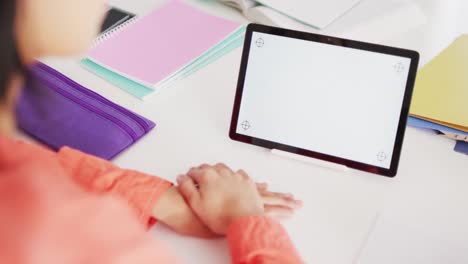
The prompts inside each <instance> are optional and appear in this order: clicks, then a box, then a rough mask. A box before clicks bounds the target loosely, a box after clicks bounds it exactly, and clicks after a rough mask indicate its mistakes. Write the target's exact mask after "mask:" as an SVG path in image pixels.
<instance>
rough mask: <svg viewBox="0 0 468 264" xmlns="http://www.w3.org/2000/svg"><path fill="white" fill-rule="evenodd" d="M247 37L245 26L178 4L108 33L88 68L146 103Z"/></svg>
mask: <svg viewBox="0 0 468 264" xmlns="http://www.w3.org/2000/svg"><path fill="white" fill-rule="evenodd" d="M244 31H245V29H244V27H242V26H241V25H240V24H239V23H236V22H232V21H229V20H226V19H223V18H220V17H216V16H213V15H210V14H208V13H205V12H203V11H201V10H199V9H197V8H195V7H192V6H190V5H188V4H185V3H183V2H182V1H179V0H172V1H169V2H168V3H167V4H165V5H164V6H163V7H161V8H159V9H157V10H156V11H154V12H152V13H150V14H148V15H146V16H144V17H141V18H138V19H132V20H130V21H128V22H127V23H124V24H123V25H121V26H119V27H116V28H115V29H113V30H111V31H108V32H107V33H105V34H104V35H103V36H101V37H100V38H99V39H98V41H97V45H96V46H95V47H94V48H93V49H91V50H90V51H89V52H88V54H87V58H86V59H84V60H83V61H82V65H84V66H85V67H86V68H87V69H90V70H91V71H92V72H94V73H96V74H98V75H99V76H101V77H103V78H105V79H107V80H109V81H111V82H112V83H114V84H117V83H118V84H119V85H118V86H119V87H122V86H123V83H125V85H126V88H127V89H126V90H127V91H129V92H130V91H133V90H135V89H137V90H138V91H139V93H138V94H135V93H132V94H134V95H136V96H137V97H139V98H144V97H146V96H147V95H149V94H151V93H153V92H154V91H155V90H158V89H159V88H161V87H163V86H166V85H168V83H169V82H172V81H174V80H176V79H178V78H179V77H180V76H185V75H186V74H188V73H190V72H194V71H196V70H197V68H199V67H200V66H202V65H204V64H206V63H207V62H209V61H211V60H212V59H215V58H216V57H219V55H220V54H222V53H223V52H224V51H225V50H229V49H232V47H233V45H234V44H237V45H240V44H239V43H240V42H239V39H242V38H243V32H244ZM234 46H235V45H234ZM110 79H112V80H110ZM128 87H131V88H128ZM124 89H125V88H124Z"/></svg>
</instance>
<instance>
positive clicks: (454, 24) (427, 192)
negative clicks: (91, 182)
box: [48, 0, 468, 264]
mask: <svg viewBox="0 0 468 264" xmlns="http://www.w3.org/2000/svg"><path fill="white" fill-rule="evenodd" d="M408 1H411V0H408ZM413 1H414V2H415V3H416V4H417V5H418V6H420V7H421V9H422V10H423V12H424V13H425V15H426V16H427V17H428V21H427V22H426V23H425V24H424V25H422V26H419V27H417V28H415V29H412V30H410V31H407V32H406V33H402V34H400V35H398V36H397V37H395V38H392V39H390V40H387V41H385V44H388V45H395V46H399V47H404V48H410V49H415V50H418V51H419V52H420V53H421V55H422V63H423V64H424V63H426V62H427V61H429V60H430V59H431V58H433V57H434V56H435V55H436V54H437V53H438V52H440V51H441V50H442V49H443V48H444V47H445V46H447V45H448V44H449V43H450V42H451V41H452V40H453V39H454V38H455V37H456V36H457V34H459V33H460V32H462V31H465V30H466V29H468V21H467V20H463V17H460V19H459V17H458V16H457V15H456V14H458V13H459V12H460V10H461V9H460V8H461V5H462V4H464V3H463V0H451V1H444V0H413ZM111 2H113V3H114V4H115V5H117V6H120V7H122V8H125V9H127V10H130V11H134V12H136V13H137V14H142V13H145V12H147V11H148V10H151V9H153V8H154V7H156V6H158V5H159V4H160V3H161V2H162V1H161V0H140V1H124V0H114V1H111ZM190 2H192V3H194V4H196V5H199V6H200V7H202V8H204V9H206V10H208V11H210V12H214V13H217V14H219V15H223V16H225V17H228V18H231V19H234V20H237V21H241V22H244V21H245V20H244V18H243V17H242V16H241V15H240V14H238V13H237V12H236V11H234V10H233V9H230V8H226V7H224V6H222V5H220V4H218V3H216V2H215V1H213V0H210V1H208V0H204V1H201V0H191V1H190ZM448 2H450V3H451V4H449V3H448ZM465 10H468V9H465ZM369 38H370V39H372V34H370V35H369ZM240 55H241V49H237V50H235V51H233V52H231V53H229V54H228V55H226V56H225V57H223V58H222V59H220V60H218V61H216V62H214V63H213V64H211V65H209V66H207V67H206V68H204V69H203V70H201V71H199V72H198V73H196V74H195V75H193V76H191V77H189V78H187V79H185V80H182V81H179V82H177V83H176V84H175V85H173V86H172V87H170V88H168V89H166V90H164V91H162V92H161V93H159V94H158V95H156V96H154V97H151V98H150V99H149V100H147V101H145V102H142V101H139V100H137V99H135V98H133V97H131V96H130V95H128V94H126V93H125V92H123V91H122V90H120V89H118V88H116V87H113V86H112V85H110V84H108V83H107V82H105V81H103V80H101V79H99V78H98V77H96V76H94V75H92V74H91V73H89V72H87V71H85V70H83V69H82V68H81V67H80V66H79V65H78V64H77V62H76V61H77V60H54V59H50V60H48V63H49V64H50V65H52V66H54V67H55V68H57V69H59V70H60V71H62V72H63V73H65V74H66V75H68V76H69V77H71V78H73V79H74V80H76V81H78V82H80V83H81V84H83V85H84V86H86V87H89V88H90V89H93V90H95V91H96V92H98V93H100V94H102V95H104V96H105V97H107V98H109V99H110V100H112V101H114V102H116V103H119V104H121V105H122V106H124V107H127V108H129V109H131V110H133V111H136V112H138V113H140V114H142V115H144V116H146V117H148V118H150V119H151V120H155V121H156V122H157V124H158V127H157V128H156V129H155V130H154V131H153V132H151V133H150V134H149V135H148V136H146V137H144V138H143V139H142V140H141V141H140V142H138V143H137V144H136V145H135V146H133V147H132V148H130V149H129V150H128V151H126V152H125V153H123V154H122V155H120V156H119V157H118V158H117V159H116V160H115V162H116V163H117V164H118V165H121V166H123V167H127V168H132V169H137V170H141V171H144V172H147V173H151V174H155V175H158V176H160V177H163V178H166V179H169V180H172V181H173V180H175V177H176V176H177V175H178V174H180V173H182V172H185V171H187V170H188V169H189V168H190V167H191V166H193V165H198V164H201V163H215V162H219V161H222V162H225V163H226V164H228V165H230V166H232V167H234V168H243V169H245V170H246V171H248V172H249V173H250V174H251V175H252V176H253V177H254V178H255V179H256V180H259V181H266V182H269V183H270V184H271V185H272V187H273V188H276V189H279V190H281V191H288V192H293V193H294V194H296V195H297V197H300V198H301V199H303V200H304V202H305V207H304V208H303V209H302V210H301V211H300V212H298V213H297V215H296V216H295V217H294V218H293V219H291V220H287V221H285V222H284V224H285V226H286V227H287V229H288V231H289V232H290V234H291V237H292V239H293V240H294V242H295V243H296V245H297V247H298V249H299V250H300V252H301V254H302V255H303V257H304V259H305V260H306V261H307V263H321V264H325V263H333V264H336V263H354V262H356V260H357V258H358V256H359V253H360V251H361V250H362V248H363V247H364V245H365V244H366V241H367V238H368V236H369V234H370V233H372V231H373V227H374V225H375V222H376V221H377V219H378V217H377V216H378V215H379V214H380V213H381V211H382V210H383V209H384V208H386V207H387V206H394V207H396V208H397V210H396V211H397V214H399V215H400V216H401V218H404V219H406V221H407V222H408V223H416V224H417V223H418V221H421V218H420V216H422V215H426V216H428V215H427V213H429V217H432V216H433V215H435V216H437V212H436V211H434V210H437V208H439V207H444V208H445V211H444V214H445V215H446V216H447V217H445V218H440V217H439V218H438V221H435V222H433V223H432V224H433V225H432V226H428V227H427V228H434V227H435V228H437V229H439V230H440V232H442V233H443V232H446V233H447V234H451V232H455V231H456V232H459V233H461V234H468V224H466V223H468V192H466V193H463V192H462V190H461V188H460V186H467V185H468V158H467V157H466V156H463V155H460V154H457V153H455V152H454V151H453V145H454V142H453V141H451V140H448V139H445V138H443V137H437V136H434V135H432V134H430V133H428V132H424V131H420V130H417V129H414V128H408V130H407V134H406V138H405V142H404V146H403V153H402V157H401V163H400V164H401V165H400V169H399V174H398V176H397V177H396V178H394V179H388V178H384V177H379V176H375V175H370V174H366V173H361V172H356V171H352V172H349V173H347V174H346V173H342V172H335V171H332V170H327V169H324V168H320V167H315V166H313V165H308V164H304V163H300V162H297V161H293V160H287V159H284V158H280V157H276V156H273V155H271V154H270V152H268V151H267V150H265V149H262V148H258V147H254V146H250V145H246V144H241V143H238V142H233V141H231V140H230V139H229V137H228V128H229V122H230V116H231V110H232V104H233V99H234V93H235V86H236V81H237V74H238V68H239V63H240ZM161 63H164V62H161ZM441 184H442V186H443V188H442V189H441V188H438V186H441ZM442 198H443V199H442ZM463 199H464V200H465V201H466V203H463V202H460V201H462V200H463ZM395 201H400V202H397V203H395ZM428 201H430V203H429V204H428V203H427V202H428ZM437 201H438V202H437ZM453 201H457V203H456V205H457V206H448V207H446V206H444V205H451V204H453ZM432 203H439V204H438V205H439V206H435V207H434V208H432V207H431V206H432ZM398 208H401V210H400V211H399V210H398ZM415 208H419V209H421V210H419V209H418V210H413V209H415ZM415 211H418V213H419V214H418V215H416V214H414V212H415ZM452 216H453V217H452ZM455 218H456V221H455V220H454V219H455ZM461 223H465V225H461ZM434 225H435V226H434ZM454 225H456V226H454ZM152 232H154V235H155V236H157V237H158V238H159V239H161V240H163V241H165V242H167V244H168V245H169V247H171V248H172V250H173V251H174V252H177V253H178V255H179V257H180V259H181V261H182V263H203V264H209V263H216V264H218V263H228V255H227V248H226V245H225V242H224V240H217V241H205V240H198V239H192V238H185V237H180V236H178V235H175V234H173V233H172V232H170V231H168V230H167V229H165V228H164V227H162V226H158V227H157V228H155V230H154V231H152ZM395 232H398V230H395ZM465 237H466V239H467V240H468V235H467V236H465ZM464 242H466V241H464Z"/></svg>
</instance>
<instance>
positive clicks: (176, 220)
mask: <svg viewBox="0 0 468 264" xmlns="http://www.w3.org/2000/svg"><path fill="white" fill-rule="evenodd" d="M153 217H154V218H156V219H158V221H159V222H161V223H163V224H165V225H167V226H168V227H169V228H171V229H172V230H174V231H175V232H177V233H179V234H182V235H187V236H194V237H201V238H212V237H215V234H214V233H213V232H211V230H210V229H209V228H207V227H206V226H205V225H204V224H203V223H202V222H201V221H200V219H199V218H198V217H197V216H196V215H195V214H194V213H193V211H192V209H191V208H190V207H189V206H188V205H187V203H186V202H185V200H184V198H183V197H182V195H181V194H180V193H179V191H178V190H177V187H171V188H170V189H168V190H167V191H166V192H164V193H163V194H162V196H161V197H160V198H159V201H158V202H157V203H156V206H155V207H154V209H153Z"/></svg>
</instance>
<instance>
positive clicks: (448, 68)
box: [410, 35, 468, 132]
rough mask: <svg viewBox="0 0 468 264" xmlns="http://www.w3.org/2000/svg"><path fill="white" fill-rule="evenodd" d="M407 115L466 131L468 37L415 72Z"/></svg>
mask: <svg viewBox="0 0 468 264" xmlns="http://www.w3.org/2000/svg"><path fill="white" fill-rule="evenodd" d="M410 113H411V115H413V116H415V117H419V118H422V119H425V120H428V121H432V122H436V123H439V124H441V125H445V126H448V127H452V128H455V129H458V130H462V131H465V132H468V35H463V36H461V37H460V38H458V39H457V40H456V41H455V42H454V43H452V44H451V45H450V46H449V47H448V48H447V49H445V50H444V51H443V52H442V53H441V54H439V55H438V56H437V57H436V58H435V59H434V60H432V61H431V62H429V63H428V64H427V65H426V66H424V68H422V69H421V70H420V71H419V73H418V77H417V79H416V86H415V91H414V95H413V101H412V104H411V109H410Z"/></svg>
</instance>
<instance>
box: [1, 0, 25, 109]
mask: <svg viewBox="0 0 468 264" xmlns="http://www.w3.org/2000/svg"><path fill="white" fill-rule="evenodd" d="M15 17H16V0H0V100H3V99H4V97H5V95H6V93H7V89H8V88H9V87H8V84H9V82H10V78H11V75H12V74H13V73H14V72H17V71H19V70H20V69H21V61H20V59H19V56H18V52H17V47H16V34H15Z"/></svg>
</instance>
